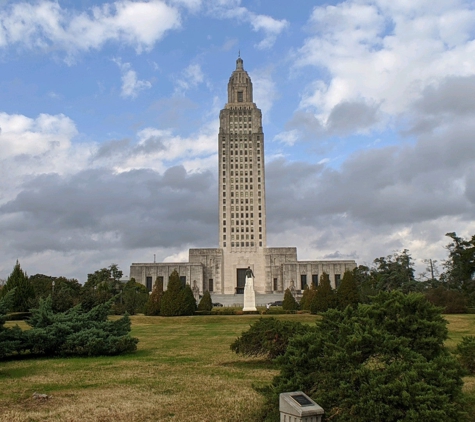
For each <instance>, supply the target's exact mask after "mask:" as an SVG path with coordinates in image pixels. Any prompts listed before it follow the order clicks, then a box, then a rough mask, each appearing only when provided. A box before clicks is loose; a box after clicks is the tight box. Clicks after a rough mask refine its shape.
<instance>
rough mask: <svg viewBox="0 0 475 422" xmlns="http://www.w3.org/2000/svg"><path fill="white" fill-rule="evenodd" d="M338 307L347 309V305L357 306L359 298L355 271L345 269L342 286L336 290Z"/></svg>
mask: <svg viewBox="0 0 475 422" xmlns="http://www.w3.org/2000/svg"><path fill="white" fill-rule="evenodd" d="M336 297H337V302H338V308H339V309H345V308H346V307H347V306H356V305H357V304H358V302H359V301H360V300H359V294H358V286H357V284H356V280H355V277H354V275H353V272H351V271H345V274H343V279H342V280H341V284H340V287H338V290H337V292H336Z"/></svg>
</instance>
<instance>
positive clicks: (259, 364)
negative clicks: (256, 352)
mask: <svg viewBox="0 0 475 422" xmlns="http://www.w3.org/2000/svg"><path fill="white" fill-rule="evenodd" d="M219 366H224V367H227V368H239V369H277V365H276V364H275V363H273V362H272V361H269V360H267V359H262V358H261V359H257V358H256V359H255V360H234V361H229V362H223V363H221V364H220V365H219Z"/></svg>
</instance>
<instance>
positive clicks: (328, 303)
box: [310, 273, 336, 314]
mask: <svg viewBox="0 0 475 422" xmlns="http://www.w3.org/2000/svg"><path fill="white" fill-rule="evenodd" d="M335 306H336V301H335V292H334V291H333V289H332V288H331V285H330V277H329V276H328V274H327V273H323V274H322V275H321V277H320V283H319V284H318V287H317V289H316V291H315V295H314V297H313V300H312V302H311V304H310V311H311V312H312V314H316V313H317V312H325V311H327V310H328V309H331V308H334V307H335Z"/></svg>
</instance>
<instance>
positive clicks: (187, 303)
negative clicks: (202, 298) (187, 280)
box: [178, 284, 196, 315]
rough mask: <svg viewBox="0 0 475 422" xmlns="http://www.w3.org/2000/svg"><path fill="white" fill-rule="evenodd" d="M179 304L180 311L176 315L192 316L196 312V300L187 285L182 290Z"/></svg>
mask: <svg viewBox="0 0 475 422" xmlns="http://www.w3.org/2000/svg"><path fill="white" fill-rule="evenodd" d="M179 302H180V311H179V314H178V315H193V314H194V313H195V312H196V299H195V295H194V294H193V290H191V287H190V285H189V284H187V285H186V286H185V287H183V288H182V290H181V292H180V295H179Z"/></svg>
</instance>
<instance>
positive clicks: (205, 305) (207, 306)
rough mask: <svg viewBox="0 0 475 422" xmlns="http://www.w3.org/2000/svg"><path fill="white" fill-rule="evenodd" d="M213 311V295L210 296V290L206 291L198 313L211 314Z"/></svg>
mask: <svg viewBox="0 0 475 422" xmlns="http://www.w3.org/2000/svg"><path fill="white" fill-rule="evenodd" d="M212 309H213V302H212V301H211V295H210V294H209V292H208V290H206V291H205V292H204V294H203V297H202V298H201V300H200V303H199V305H198V311H208V312H209V311H211V310H212Z"/></svg>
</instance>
